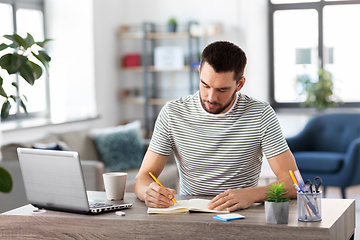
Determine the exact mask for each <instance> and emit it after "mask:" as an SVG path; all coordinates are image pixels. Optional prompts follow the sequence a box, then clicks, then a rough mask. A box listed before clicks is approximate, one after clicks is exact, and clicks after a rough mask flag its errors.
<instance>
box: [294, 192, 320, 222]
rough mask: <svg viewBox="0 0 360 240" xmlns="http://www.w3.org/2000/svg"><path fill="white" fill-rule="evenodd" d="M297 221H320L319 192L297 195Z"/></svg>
mask: <svg viewBox="0 0 360 240" xmlns="http://www.w3.org/2000/svg"><path fill="white" fill-rule="evenodd" d="M297 206H298V220H299V221H305V222H315V221H321V192H320V191H319V192H316V193H303V192H298V193H297Z"/></svg>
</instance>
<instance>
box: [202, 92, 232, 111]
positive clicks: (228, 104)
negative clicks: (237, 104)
mask: <svg viewBox="0 0 360 240" xmlns="http://www.w3.org/2000/svg"><path fill="white" fill-rule="evenodd" d="M235 95H236V90H235V91H234V93H233V94H232V96H231V99H230V101H229V102H228V103H226V104H225V105H222V104H221V103H218V102H209V101H207V100H203V99H202V98H201V94H200V102H201V105H202V107H203V108H204V110H205V111H207V112H208V113H212V114H220V113H222V112H223V111H224V110H225V109H226V108H227V107H229V106H230V104H231V103H232V101H233V100H234V98H235ZM205 102H208V103H210V104H213V105H218V106H219V107H218V108H215V109H211V110H210V109H207V107H206V104H205Z"/></svg>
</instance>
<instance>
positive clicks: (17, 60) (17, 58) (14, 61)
mask: <svg viewBox="0 0 360 240" xmlns="http://www.w3.org/2000/svg"><path fill="white" fill-rule="evenodd" d="M24 58H25V59H26V57H24V56H21V55H19V54H17V53H13V54H12V56H11V65H12V66H13V68H16V69H18V68H19V67H20V65H21V63H22V62H23V61H24Z"/></svg>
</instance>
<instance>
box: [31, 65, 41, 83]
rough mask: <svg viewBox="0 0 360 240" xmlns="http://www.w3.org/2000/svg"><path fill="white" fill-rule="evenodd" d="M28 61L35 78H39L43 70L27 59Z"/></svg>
mask: <svg viewBox="0 0 360 240" xmlns="http://www.w3.org/2000/svg"><path fill="white" fill-rule="evenodd" d="M29 63H30V66H31V69H32V71H33V73H34V77H35V80H36V79H39V78H40V77H41V75H42V72H43V70H42V68H41V67H40V66H39V65H37V64H36V63H34V62H32V61H29Z"/></svg>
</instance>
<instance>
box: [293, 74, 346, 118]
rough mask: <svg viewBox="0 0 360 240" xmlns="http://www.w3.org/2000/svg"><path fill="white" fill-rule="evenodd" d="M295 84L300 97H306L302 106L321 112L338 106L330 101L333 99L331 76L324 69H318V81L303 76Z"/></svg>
mask: <svg viewBox="0 0 360 240" xmlns="http://www.w3.org/2000/svg"><path fill="white" fill-rule="evenodd" d="M296 82H297V83H298V84H299V85H300V89H301V90H300V95H305V96H306V100H305V101H304V102H303V103H302V105H303V106H311V107H315V108H316V109H318V110H320V111H321V110H324V109H325V108H328V107H334V106H337V105H338V104H339V103H338V102H335V101H333V100H332V99H331V98H332V97H334V94H333V91H332V89H333V80H332V74H331V73H330V72H328V71H326V70H325V69H322V68H321V69H319V71H318V79H315V80H314V79H311V78H310V76H309V75H306V74H305V75H302V76H301V77H299V78H297V81H296ZM339 102H340V101H339Z"/></svg>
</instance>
